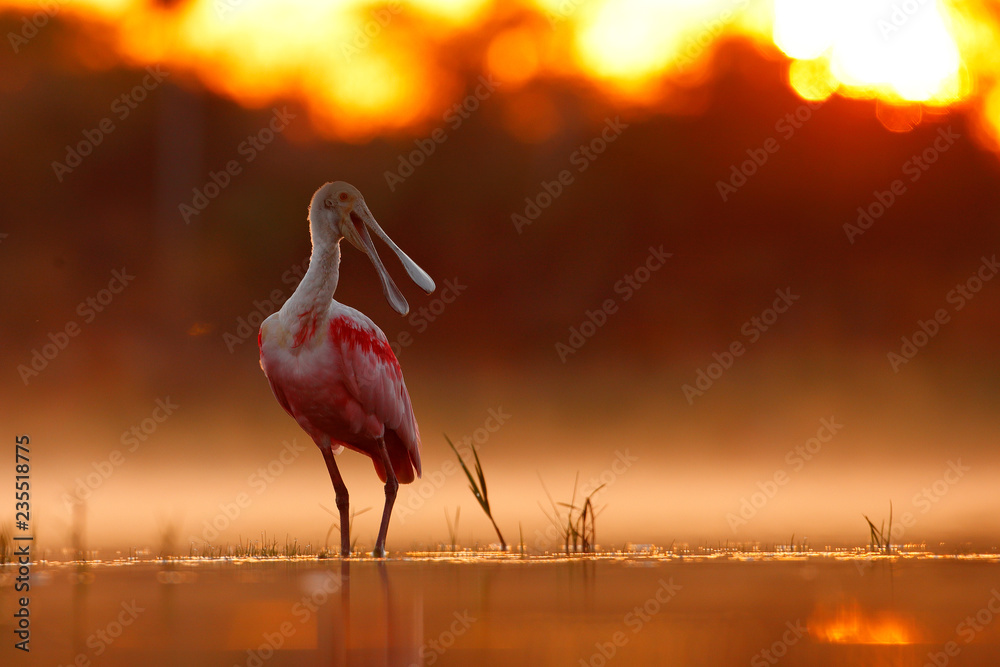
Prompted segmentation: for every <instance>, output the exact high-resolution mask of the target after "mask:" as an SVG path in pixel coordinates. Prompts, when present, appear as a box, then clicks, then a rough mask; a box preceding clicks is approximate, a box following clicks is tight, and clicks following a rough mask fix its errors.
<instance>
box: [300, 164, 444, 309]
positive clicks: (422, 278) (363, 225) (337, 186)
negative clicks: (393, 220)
mask: <svg viewBox="0 0 1000 667" xmlns="http://www.w3.org/2000/svg"><path fill="white" fill-rule="evenodd" d="M309 225H310V231H311V233H312V236H313V243H314V244H315V243H316V242H317V241H319V240H323V241H326V242H329V243H332V244H337V243H339V242H340V239H342V238H345V239H347V240H348V241H350V243H351V245H353V246H354V247H355V248H357V249H358V250H360V251H362V252H363V253H365V254H366V255H368V258H369V259H371V261H372V264H373V265H374V266H375V270H376V271H377V272H378V275H379V278H381V280H382V292H383V294H385V298H386V300H387V301H388V302H389V305H390V306H392V308H393V310H395V311H396V312H397V313H399V314H400V315H406V314H407V313H408V312H409V311H410V306H409V304H407V303H406V299H405V298H403V294H402V293H401V292H400V291H399V288H398V287H396V283H394V282H393V281H392V277H391V276H390V275H389V273H388V272H387V271H386V270H385V266H384V265H383V264H382V260H381V259H380V258H379V256H378V253H377V252H376V251H375V245H374V244H373V243H372V238H371V236H370V235H369V233H368V230H369V229H370V230H371V231H373V232H374V233H375V235H376V236H378V237H379V238H380V239H382V240H383V241H385V242H386V244H387V245H388V246H389V247H390V248H392V250H393V252H395V253H396V256H397V257H399V261H400V262H402V264H403V267H404V268H405V269H406V273H407V274H409V276H410V278H411V279H412V280H413V282H415V283H416V284H417V286H418V287H420V289H422V290H423V291H425V292H427V293H428V294H430V293H431V292H433V291H434V281H433V280H431V277H430V276H429V275H427V272H426V271H424V270H423V269H421V268H420V267H419V266H417V264H416V262H414V261H413V260H412V259H410V258H409V257H408V256H407V254H406V253H405V252H403V251H402V250H400V249H399V246H397V245H396V244H395V243H393V242H392V239H390V238H389V237H388V235H386V233H385V232H384V231H382V228H381V227H379V224H378V223H377V222H376V221H375V216H373V215H372V212H371V211H369V210H368V205H367V204H366V203H365V198H364V197H362V196H361V193H360V192H358V189H357V188H356V187H354V186H353V185H351V184H350V183H345V182H344V181H335V182H333V183H327V184H325V185H324V186H323V187H321V188H320V189H319V190H317V191H316V194H314V195H313V198H312V202H311V203H310V204H309Z"/></svg>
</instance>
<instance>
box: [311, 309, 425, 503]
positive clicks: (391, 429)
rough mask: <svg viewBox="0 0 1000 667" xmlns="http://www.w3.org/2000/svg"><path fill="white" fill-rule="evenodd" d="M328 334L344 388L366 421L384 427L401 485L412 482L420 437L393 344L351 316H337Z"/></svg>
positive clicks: (380, 468) (378, 466)
mask: <svg viewBox="0 0 1000 667" xmlns="http://www.w3.org/2000/svg"><path fill="white" fill-rule="evenodd" d="M329 333H330V335H329V339H328V340H329V341H330V343H331V345H333V346H335V347H337V348H338V349H339V351H340V358H341V363H342V364H343V375H342V377H341V380H342V381H343V384H344V388H345V389H346V390H347V392H348V393H349V394H350V395H351V396H352V397H353V398H354V400H356V401H357V402H358V404H359V405H360V407H361V409H362V411H363V412H364V413H365V414H366V415H370V416H371V417H372V418H374V419H375V420H377V421H378V422H379V423H380V424H382V425H384V426H385V436H384V438H385V444H386V449H387V450H388V452H389V459H390V462H391V463H392V468H393V470H394V471H395V473H396V477H397V478H398V480H399V482H400V483H404V484H405V483H407V482H412V481H413V469H414V468H415V469H416V473H417V475H418V476H419V475H420V474H421V468H420V432H419V431H418V429H417V422H416V419H414V417H413V408H412V406H411V405H410V394H409V392H408V391H407V390H406V383H405V382H404V381H403V371H402V370H401V369H400V367H399V361H398V360H397V359H396V355H395V354H393V352H392V348H391V347H389V341H388V340H387V339H386V337H385V334H384V333H382V331H381V330H380V329H379V328H378V327H376V326H374V325H369V324H368V323H366V322H364V321H361V320H359V319H357V318H355V317H351V316H350V315H349V314H340V313H338V314H335V315H334V316H333V317H332V318H331V319H330V332H329ZM372 461H373V463H374V464H375V470H376V472H378V474H379V477H380V478H381V479H383V480H384V479H385V471H384V469H383V466H382V462H381V461H380V460H378V456H377V455H376V456H372Z"/></svg>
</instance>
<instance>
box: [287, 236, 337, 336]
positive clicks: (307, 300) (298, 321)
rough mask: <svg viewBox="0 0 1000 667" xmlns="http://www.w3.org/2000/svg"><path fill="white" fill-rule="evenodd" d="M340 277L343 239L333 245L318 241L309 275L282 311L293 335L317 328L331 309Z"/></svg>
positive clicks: (315, 245)
mask: <svg viewBox="0 0 1000 667" xmlns="http://www.w3.org/2000/svg"><path fill="white" fill-rule="evenodd" d="M339 278H340V240H339V239H337V241H336V242H333V243H324V242H314V243H313V250H312V255H311V256H310V258H309V268H308V270H306V275H305V276H303V278H302V282H300V283H299V286H298V287H296V288H295V292H294V293H293V294H292V296H291V297H289V299H288V301H286V302H285V305H284V306H282V308H281V312H282V320H284V322H285V324H286V326H289V327H290V328H291V329H292V332H293V333H295V334H298V333H299V332H298V331H297V330H298V329H300V328H301V329H303V330H308V329H310V328H315V320H316V318H319V317H321V316H322V315H323V314H324V313H326V311H327V309H328V308H329V307H330V301H332V300H333V293H334V292H335V291H336V290H337V281H338V280H339ZM308 335H311V333H310V334H308ZM299 337H300V336H299V335H297V336H296V338H299Z"/></svg>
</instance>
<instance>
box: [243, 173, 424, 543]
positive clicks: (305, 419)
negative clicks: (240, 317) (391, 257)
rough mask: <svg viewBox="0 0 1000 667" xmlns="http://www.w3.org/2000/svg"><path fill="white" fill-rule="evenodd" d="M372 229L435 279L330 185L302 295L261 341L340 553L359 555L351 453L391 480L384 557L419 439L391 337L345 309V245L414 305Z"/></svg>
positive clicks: (313, 231)
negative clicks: (340, 294)
mask: <svg viewBox="0 0 1000 667" xmlns="http://www.w3.org/2000/svg"><path fill="white" fill-rule="evenodd" d="M369 230H371V232H372V233H374V234H375V235H376V236H377V237H379V238H381V239H382V240H383V241H385V242H386V244H387V245H388V246H389V247H390V248H391V249H392V251H393V252H395V253H396V256H397V257H398V258H399V261H400V262H401V263H402V264H403V267H404V268H405V269H406V273H407V275H409V276H410V278H412V279H413V281H414V282H415V283H416V284H417V285H418V286H419V287H420V288H421V289H422V290H424V291H425V292H426V293H428V294H430V293H431V292H433V291H434V281H433V280H432V279H431V277H430V276H429V275H427V273H426V272H425V271H424V270H423V269H421V268H420V267H419V266H417V265H416V263H414V261H413V260H412V259H410V258H409V257H408V256H407V255H406V253H404V252H403V251H402V250H400V249H399V246H397V245H396V244H395V243H393V242H392V239H390V238H389V237H388V236H387V235H386V233H385V232H384V231H382V228H381V227H380V226H379V224H378V223H377V222H376V221H375V217H374V216H373V215H372V213H371V211H370V210H368V205H367V204H365V200H364V197H362V196H361V193H360V192H358V190H357V188H355V187H354V186H352V185H350V184H348V183H344V182H343V181H336V182H333V183H326V184H325V185H323V186H322V187H321V188H320V189H319V190H317V191H316V193H315V194H314V195H313V198H312V202H311V203H310V204H309V232H310V235H311V237H312V245H313V250H312V256H311V257H310V258H309V269H308V270H307V271H306V275H304V276H303V277H302V282H300V283H299V285H298V287H296V288H295V292H294V293H293V294H292V296H291V297H289V299H288V301H286V302H285V304H284V305H283V306H282V307H281V310H279V311H278V312H276V313H274V314H273V315H271V316H270V317H268V318H267V319H266V320H264V323H263V324H261V327H260V334H259V336H258V338H257V344H258V346H259V347H260V367H261V368H262V369H264V374H265V375H266V376H267V381H268V382H269V383H270V385H271V390H272V391H273V392H274V396H275V398H277V399H278V402H279V403H281V407H283V408H284V409H285V411H286V412H288V414H290V415H291V416H292V418H294V419H295V421H296V422H297V423H298V425H299V426H301V427H302V429H303V430H304V431H305V432H306V433H308V434H309V436H310V437H312V439H313V441H315V443H316V445H317V446H318V447H319V449H320V451H321V452H322V454H323V459H324V461H325V462H326V467H327V470H328V471H329V472H330V481H331V482H333V488H334V490H335V491H336V493H337V509H338V510H340V540H341V542H340V553H341V555H342V556H344V557H347V556H349V555H350V553H351V545H350V540H349V532H350V529H349V526H350V514H349V512H348V508H349V506H350V501H349V498H348V492H347V485H346V484H345V483H344V479H343V477H342V476H341V474H340V470H339V468H338V467H337V461H336V454H339V453H340V452H341V451H343V449H344V447H347V448H348V449H353V450H354V451H356V452H360V453H362V454H364V455H366V456H368V457H369V458H370V459H371V460H372V463H373V464H374V465H375V472H377V473H378V476H379V479H381V480H382V481H383V482H384V483H385V505H384V506H383V508H382V523H381V525H380V527H379V532H378V538H377V539H376V540H375V548H374V550H373V551H372V553H373V554H374V555H375V556H378V557H384V556H385V553H386V552H385V536H386V532H387V530H388V528H389V518H390V516H391V514H392V506H393V503H394V502H395V500H396V491H397V489H398V488H399V484H400V483H402V484H406V483H407V482H412V481H413V479H414V475H416V476H419V475H420V433H419V432H418V431H417V422H416V420H415V419H414V418H413V408H412V407H411V406H410V394H409V393H408V392H407V391H406V384H405V383H404V382H403V372H402V371H401V370H400V369H399V361H398V360H397V359H396V355H395V354H393V352H392V348H390V347H389V341H388V340H386V337H385V334H384V333H382V330H381V329H379V328H378V327H377V326H375V324H374V323H373V322H372V321H371V320H370V319H368V318H367V317H365V316H364V315H362V314H361V313H359V312H358V311H356V310H354V309H353V308H350V307H349V306H345V305H343V304H341V303H337V302H336V301H334V300H333V293H334V292H335V291H336V290H337V282H338V280H339V279H340V242H341V240H343V239H347V240H348V242H349V243H350V244H351V245H353V246H354V247H356V248H358V249H359V250H361V251H362V252H364V253H365V254H366V255H368V258H369V259H371V261H372V264H373V265H374V267H375V270H376V272H377V273H378V275H379V278H380V279H381V281H382V293H383V294H384V295H385V298H386V299H387V300H388V302H389V305H390V306H392V308H393V310H395V311H396V312H397V313H399V314H400V315H406V313H407V312H409V308H410V307H409V305H408V304H407V303H406V299H405V298H404V297H403V294H402V293H401V292H400V291H399V288H398V287H396V283H394V282H393V280H392V278H391V277H390V276H389V274H388V272H386V270H385V266H383V265H382V260H381V259H379V256H378V252H377V251H376V250H375V246H374V244H373V243H372V239H371V235H370V234H369Z"/></svg>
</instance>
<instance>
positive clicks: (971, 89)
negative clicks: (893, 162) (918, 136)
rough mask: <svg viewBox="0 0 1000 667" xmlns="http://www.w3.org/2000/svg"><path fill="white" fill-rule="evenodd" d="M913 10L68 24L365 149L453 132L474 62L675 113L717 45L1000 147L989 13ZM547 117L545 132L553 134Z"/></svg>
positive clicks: (12, 2) (417, 4)
mask: <svg viewBox="0 0 1000 667" xmlns="http://www.w3.org/2000/svg"><path fill="white" fill-rule="evenodd" d="M0 4H2V5H5V6H6V7H7V8H8V9H9V10H12V11H16V12H20V13H23V14H25V15H26V16H29V17H34V20H35V21H36V24H37V23H39V22H44V23H43V26H44V24H45V23H47V22H48V20H53V19H48V18H46V17H45V14H44V13H39V14H31V12H32V11H34V10H35V5H34V4H33V3H27V2H23V1H20V0H4V1H3V2H2V3H0ZM912 4H913V7H912V8H911V7H910V6H909V5H907V7H906V8H905V9H904V8H901V6H897V4H894V3H892V2H889V1H888V0H878V1H876V2H871V1H866V0H851V1H848V2H840V3H830V2H826V1H824V0H773V1H772V2H768V1H762V2H753V1H751V0H711V1H703V2H699V1H696V0H673V1H671V2H652V1H650V0H627V1H624V2H622V1H617V2H613V1H611V0H589V1H583V0H576V1H573V0H565V1H560V2H557V1H555V0H536V1H535V2H534V3H533V4H532V5H530V6H523V7H521V8H520V9H519V10H517V11H515V10H514V8H508V9H509V10H510V11H506V12H504V13H503V20H502V21H497V20H496V19H497V16H496V15H495V14H496V13H499V12H500V9H495V10H492V11H493V12H494V14H491V10H490V9H489V5H488V4H487V3H485V2H483V1H482V0H410V1H403V0H399V1H396V0H394V1H392V2H376V3H371V2H366V1H364V0H340V1H339V2H328V3H320V2H311V1H309V0H296V1H294V2H284V3H275V2H267V1H265V0H195V1H194V2H189V3H180V4H178V5H177V8H176V9H164V8H160V7H155V6H150V5H147V4H145V3H139V2H128V1H126V0H118V1H115V0H83V1H78V2H77V1H75V2H68V3H66V5H65V6H64V8H63V9H61V10H59V11H58V12H57V15H56V16H55V19H54V20H58V21H68V22H70V23H87V24H90V25H92V26H96V27H97V28H99V29H98V30H96V31H92V34H93V35H94V37H90V38H89V39H98V40H103V41H105V42H106V44H105V45H104V47H105V48H110V49H111V50H112V52H113V53H115V54H117V57H118V58H120V59H121V60H122V61H123V62H125V63H127V64H130V65H133V66H145V65H149V64H153V63H161V64H163V66H165V67H167V68H170V69H171V71H180V72H184V73H186V74H187V75H189V76H193V77H195V78H197V79H198V80H200V81H201V82H202V84H204V85H205V86H206V87H208V88H209V89H211V90H213V91H215V92H217V93H219V94H222V95H225V96H227V97H230V98H232V99H234V100H236V101H237V102H239V103H240V104H243V105H246V106H249V107H261V106H265V105H267V104H272V103H275V102H276V101H279V100H288V99H294V100H297V101H299V102H300V103H301V104H303V105H304V106H305V107H306V108H307V109H308V110H309V114H310V118H311V121H312V125H313V127H314V128H315V129H316V130H317V131H318V132H319V133H320V134H322V135H323V136H327V137H331V138H341V139H348V140H355V141H362V140H366V139H368V138H370V137H372V136H374V135H375V134H377V133H380V132H387V131H388V132H414V131H416V128H419V127H424V126H426V125H427V124H429V123H434V122H437V119H439V118H440V117H441V115H442V114H443V113H444V112H445V111H446V110H447V109H448V108H449V107H450V106H451V105H452V104H454V103H455V101H456V100H457V99H460V98H461V95H462V89H461V86H462V83H461V81H462V77H461V75H460V70H463V71H464V69H463V68H466V67H472V68H478V69H481V70H483V71H491V72H494V73H496V75H497V76H498V77H500V80H501V81H503V82H504V83H509V84H511V86H510V88H508V89H507V90H508V91H511V92H513V90H514V89H516V88H517V87H519V86H522V85H524V84H526V83H528V82H530V81H532V80H542V79H545V80H564V81H569V82H572V81H574V80H582V81H585V82H588V83H589V85H590V86H592V87H593V88H594V89H596V90H597V91H598V92H608V93H612V94H613V95H614V97H615V98H622V97H624V99H626V100H627V101H628V102H630V103H632V104H639V105H643V106H647V107H650V108H652V109H653V110H654V111H655V110H657V109H661V110H664V111H669V110H670V109H671V108H672V106H671V102H672V100H671V96H672V95H673V94H674V92H673V91H674V90H675V88H674V86H673V84H675V83H677V82H682V83H683V85H687V86H690V85H700V84H701V83H702V82H703V81H705V80H706V79H707V78H709V75H710V73H711V67H712V58H713V55H714V54H715V53H716V52H717V49H718V48H719V46H720V45H721V44H722V43H723V42H724V41H726V40H732V39H734V38H735V39H740V40H745V41H748V42H750V43H753V44H754V45H756V46H757V47H758V48H759V49H761V50H763V51H765V52H767V51H769V50H770V51H773V52H774V53H775V54H776V55H777V56H779V57H784V58H787V67H788V81H789V85H790V86H791V87H792V89H793V90H794V91H795V92H796V93H798V94H799V95H800V96H801V97H803V98H805V99H809V100H818V99H825V98H827V97H829V96H831V95H834V94H837V95H841V96H844V97H852V98H859V99H877V100H880V101H881V102H883V103H886V104H889V105H897V106H903V107H906V106H909V105H912V104H918V105H929V106H931V107H950V106H954V105H963V108H964V107H966V106H967V107H968V108H969V109H970V110H971V113H973V114H974V116H975V117H976V119H977V121H978V123H979V125H980V126H981V128H982V130H983V132H982V135H983V137H982V138H983V139H984V140H985V142H986V143H988V144H993V143H995V142H996V137H997V136H998V134H1000V132H998V130H997V127H998V125H1000V120H998V118H997V116H998V114H997V113H996V112H995V111H996V107H997V103H996V99H997V95H998V94H997V92H996V83H995V79H996V76H997V74H998V72H1000V62H998V59H997V58H996V56H995V50H994V49H991V48H990V44H991V43H993V42H992V41H991V40H992V38H993V37H994V36H995V31H996V27H995V25H994V24H995V22H996V21H995V20H993V19H991V18H990V15H989V14H988V13H987V12H986V11H985V10H984V9H983V8H982V7H980V6H979V5H978V3H965V4H963V5H962V6H961V7H960V8H959V7H955V6H953V5H951V4H949V3H945V2H927V3H912ZM39 17H41V18H39ZM81 45H82V46H81V47H80V48H86V49H87V50H88V51H90V50H92V49H93V48H94V45H93V44H87V43H86V42H81ZM85 62H89V63H97V62H99V63H100V65H95V66H106V65H107V64H108V63H107V59H106V58H105V59H100V58H94V57H92V56H91V57H89V58H86V59H85ZM459 63H461V66H458V65H459ZM179 78H180V77H179ZM529 101H531V102H532V104H538V105H540V106H541V107H542V108H543V109H544V107H545V102H544V100H538V99H531V98H529ZM549 115H550V114H546V113H542V114H541V116H542V117H543V120H541V121H539V122H542V123H543V124H545V125H546V126H548V125H551V119H550V118H548V116H549ZM883 117H890V118H894V115H893V114H879V118H880V119H882V118H883ZM908 117H909V118H910V119H912V117H913V114H912V113H910V114H909V115H908ZM883 122H884V121H883ZM918 122H919V121H918ZM522 125H523V123H520V122H515V126H517V129H516V130H515V136H518V137H519V138H521V139H522V140H527V141H534V140H537V138H538V137H543V136H549V135H550V129H551V128H546V129H537V128H536V129H532V128H524V127H522ZM912 126H913V124H912V123H904V124H903V125H899V124H898V123H893V122H890V124H889V125H887V127H889V128H890V129H894V130H897V131H899V130H900V127H902V128H904V129H909V128H910V127H912Z"/></svg>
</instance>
